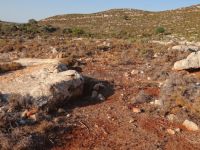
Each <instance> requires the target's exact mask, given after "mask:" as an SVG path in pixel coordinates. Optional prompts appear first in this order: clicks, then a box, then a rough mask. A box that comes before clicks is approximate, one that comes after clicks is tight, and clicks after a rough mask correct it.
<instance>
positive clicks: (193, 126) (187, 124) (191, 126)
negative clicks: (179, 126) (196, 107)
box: [183, 120, 199, 131]
mask: <svg viewBox="0 0 200 150" xmlns="http://www.w3.org/2000/svg"><path fill="white" fill-rule="evenodd" d="M183 126H184V127H186V128H187V129H188V130H190V131H197V130H199V127H198V125H197V124H196V123H194V122H192V121H189V120H185V121H184V122H183Z"/></svg>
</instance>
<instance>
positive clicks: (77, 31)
mask: <svg viewBox="0 0 200 150" xmlns="http://www.w3.org/2000/svg"><path fill="white" fill-rule="evenodd" d="M72 34H73V35H74V36H81V35H83V34H85V31H84V30H83V29H80V28H73V29H72Z"/></svg>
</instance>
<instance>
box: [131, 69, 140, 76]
mask: <svg viewBox="0 0 200 150" xmlns="http://www.w3.org/2000/svg"><path fill="white" fill-rule="evenodd" d="M136 74H139V71H138V70H132V71H131V75H136Z"/></svg>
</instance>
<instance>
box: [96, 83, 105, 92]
mask: <svg viewBox="0 0 200 150" xmlns="http://www.w3.org/2000/svg"><path fill="white" fill-rule="evenodd" d="M103 88H105V86H104V85H103V83H97V84H95V85H94V87H93V89H94V90H95V91H99V90H100V89H103Z"/></svg>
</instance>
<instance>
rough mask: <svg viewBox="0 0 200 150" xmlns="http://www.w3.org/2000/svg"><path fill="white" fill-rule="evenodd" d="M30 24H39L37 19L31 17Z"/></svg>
mask: <svg viewBox="0 0 200 150" xmlns="http://www.w3.org/2000/svg"><path fill="white" fill-rule="evenodd" d="M28 23H29V24H37V21H36V20H35V19H30V20H28Z"/></svg>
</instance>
